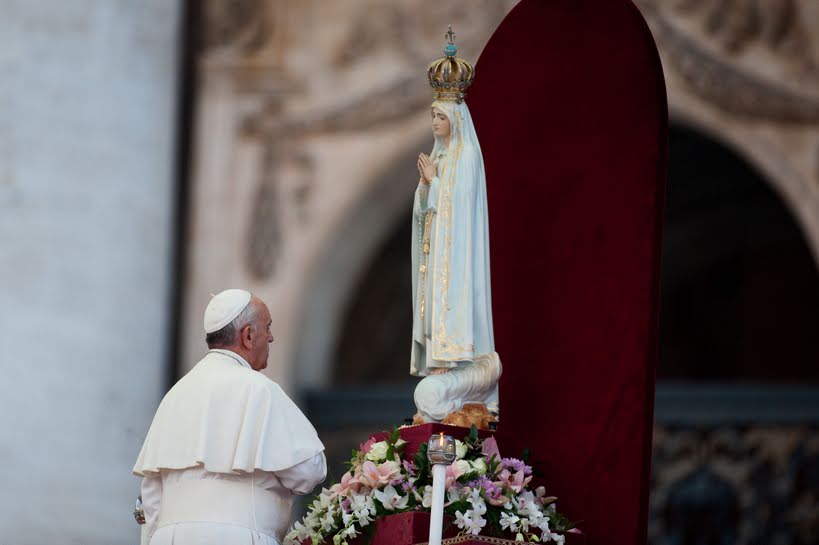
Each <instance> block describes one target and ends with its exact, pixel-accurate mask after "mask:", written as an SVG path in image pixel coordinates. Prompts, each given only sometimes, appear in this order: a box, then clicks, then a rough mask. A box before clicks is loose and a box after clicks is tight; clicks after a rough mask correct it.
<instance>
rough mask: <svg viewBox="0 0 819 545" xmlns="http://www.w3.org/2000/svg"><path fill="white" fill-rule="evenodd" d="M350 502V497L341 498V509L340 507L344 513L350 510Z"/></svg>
mask: <svg viewBox="0 0 819 545" xmlns="http://www.w3.org/2000/svg"><path fill="white" fill-rule="evenodd" d="M350 503H351V502H350V498H344V499H343V500H341V509H342V510H343V511H344V512H345V513H349V512H350Z"/></svg>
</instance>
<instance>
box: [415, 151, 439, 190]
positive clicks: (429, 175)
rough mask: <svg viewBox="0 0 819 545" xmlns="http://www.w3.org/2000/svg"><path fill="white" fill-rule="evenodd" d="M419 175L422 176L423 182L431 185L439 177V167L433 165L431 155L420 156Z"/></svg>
mask: <svg viewBox="0 0 819 545" xmlns="http://www.w3.org/2000/svg"><path fill="white" fill-rule="evenodd" d="M418 173H419V174H420V175H421V180H420V181H421V182H423V183H425V184H429V183H430V182H431V181H432V179H433V178H434V177H435V176H437V175H438V165H437V163H433V162H432V161H431V160H430V158H429V155H427V154H426V153H422V154H420V155H418Z"/></svg>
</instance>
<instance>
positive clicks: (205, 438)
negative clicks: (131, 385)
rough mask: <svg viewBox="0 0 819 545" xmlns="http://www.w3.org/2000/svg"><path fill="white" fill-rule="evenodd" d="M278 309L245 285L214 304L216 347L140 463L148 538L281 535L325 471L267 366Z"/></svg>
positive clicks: (185, 382)
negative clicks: (298, 501)
mask: <svg viewBox="0 0 819 545" xmlns="http://www.w3.org/2000/svg"><path fill="white" fill-rule="evenodd" d="M270 324H271V319H270V311H269V310H268V309H267V306H266V305H265V304H264V303H263V302H262V301H261V300H259V299H258V298H256V297H254V296H252V295H251V294H250V292H247V291H245V290H236V289H231V290H226V291H223V292H222V293H220V294H218V295H216V296H215V297H213V299H211V301H210V303H209V304H208V307H207V309H206V310H205V333H206V341H207V344H208V347H209V348H210V351H209V352H208V353H207V355H206V356H205V357H204V358H203V359H202V360H201V361H200V362H199V363H198V364H196V366H195V367H194V368H193V369H192V370H191V371H190V372H189V373H188V374H187V375H185V376H184V377H182V379H180V380H179V382H177V383H176V385H175V386H174V387H173V388H171V390H170V391H169V392H168V393H167V395H166V396H165V398H164V399H163V400H162V403H160V405H159V409H157V411H156V415H155V416H154V420H153V423H152V424H151V428H150V430H148V435H147V437H146V438H145V443H144V444H143V446H142V451H141V452H140V453H139V459H137V462H136V465H135V466H134V470H133V473H134V474H135V475H137V476H140V477H142V505H143V510H144V515H145V525H144V526H143V531H142V544H143V545H147V544H150V545H171V544H173V545H194V544H195V545H211V544H212V545H217V544H218V545H250V544H260V545H279V544H280V543H281V542H282V539H283V537H284V534H285V531H286V529H287V527H288V525H289V522H290V507H291V504H292V499H293V495H294V494H307V493H309V492H310V491H311V490H312V489H313V488H314V487H315V486H316V485H317V484H318V483H320V482H321V481H323V480H324V477H325V475H326V473H327V463H326V460H325V457H324V445H322V443H321V441H320V440H319V438H318V436H317V435H316V430H315V429H314V428H313V426H312V425H311V424H310V422H309V421H308V420H307V418H306V417H305V416H304V415H303V414H302V413H301V411H300V410H299V409H298V407H296V405H295V404H294V403H293V402H292V401H291V400H290V398H288V397H287V395H286V394H285V393H284V392H283V391H282V389H281V388H280V387H279V386H278V384H276V383H275V382H273V381H272V380H270V379H269V378H267V377H266V376H264V375H263V374H262V373H260V372H259V371H260V370H262V369H264V368H265V367H266V366H267V357H268V352H269V343H271V342H273V336H272V335H271V334H270Z"/></svg>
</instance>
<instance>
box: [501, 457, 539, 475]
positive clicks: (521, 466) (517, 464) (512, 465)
mask: <svg viewBox="0 0 819 545" xmlns="http://www.w3.org/2000/svg"><path fill="white" fill-rule="evenodd" d="M501 466H502V467H503V468H505V469H508V470H510V471H512V472H514V473H517V472H518V471H522V472H523V474H524V475H531V474H532V466H527V465H526V464H525V463H524V462H523V461H522V460H518V459H517V458H503V459H502V460H501Z"/></svg>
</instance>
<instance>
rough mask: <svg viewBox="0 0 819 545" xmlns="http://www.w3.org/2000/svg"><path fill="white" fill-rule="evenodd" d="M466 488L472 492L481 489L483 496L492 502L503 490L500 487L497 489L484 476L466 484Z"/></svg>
mask: <svg viewBox="0 0 819 545" xmlns="http://www.w3.org/2000/svg"><path fill="white" fill-rule="evenodd" d="M466 486H468V487H469V488H471V489H473V490H480V489H483V491H484V494H486V497H487V498H489V499H493V500H496V499H498V498H500V496H501V494H502V492H503V490H502V489H501V488H500V487H498V486H497V485H496V484H495V483H493V482H492V481H490V480H489V478H488V477H487V476H486V475H481V476H480V477H478V478H477V479H475V480H473V481H470V482H468V483H467V484H466Z"/></svg>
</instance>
